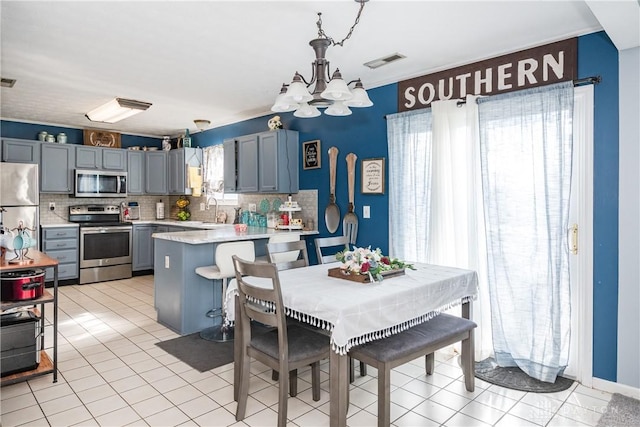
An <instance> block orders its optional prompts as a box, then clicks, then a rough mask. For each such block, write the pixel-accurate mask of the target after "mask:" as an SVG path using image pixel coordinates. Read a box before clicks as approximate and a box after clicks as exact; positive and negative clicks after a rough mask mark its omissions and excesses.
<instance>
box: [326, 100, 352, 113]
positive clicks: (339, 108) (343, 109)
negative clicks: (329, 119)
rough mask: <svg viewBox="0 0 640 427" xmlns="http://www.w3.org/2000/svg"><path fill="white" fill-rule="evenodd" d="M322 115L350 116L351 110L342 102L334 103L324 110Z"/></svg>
mask: <svg viewBox="0 0 640 427" xmlns="http://www.w3.org/2000/svg"><path fill="white" fill-rule="evenodd" d="M324 113H325V114H327V115H329V116H348V115H350V114H351V110H350V109H349V107H347V106H346V105H344V102H342V101H334V103H333V104H332V105H331V106H329V107H328V108H327V109H326V110H324Z"/></svg>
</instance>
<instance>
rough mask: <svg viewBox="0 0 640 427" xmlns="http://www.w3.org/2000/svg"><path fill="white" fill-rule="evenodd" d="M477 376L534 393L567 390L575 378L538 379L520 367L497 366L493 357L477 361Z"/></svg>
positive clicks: (489, 381) (502, 385) (497, 383)
mask: <svg viewBox="0 0 640 427" xmlns="http://www.w3.org/2000/svg"><path fill="white" fill-rule="evenodd" d="M475 376H476V378H479V379H481V380H483V381H486V382H488V383H491V384H496V385H499V386H500V387H506V388H510V389H513V390H520V391H528V392H532V393H555V392H558V391H563V390H566V389H568V388H569V387H571V384H573V380H570V379H568V378H563V377H557V378H556V382H555V383H547V382H544V381H538V380H537V379H535V378H531V377H530V376H529V375H527V374H526V373H524V372H523V371H522V370H521V369H520V368H518V367H509V368H503V367H501V366H497V365H496V363H495V360H494V359H493V358H488V359H485V360H483V361H481V362H476V367H475Z"/></svg>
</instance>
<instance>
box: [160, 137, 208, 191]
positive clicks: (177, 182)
mask: <svg viewBox="0 0 640 427" xmlns="http://www.w3.org/2000/svg"><path fill="white" fill-rule="evenodd" d="M201 167H202V149H201V148H179V149H177V150H171V151H169V183H168V184H169V194H184V195H190V194H191V193H192V190H191V187H192V184H193V183H192V182H191V179H190V173H191V174H194V173H197V174H198V175H201V174H202V170H201ZM190 168H197V170H196V169H191V172H190Z"/></svg>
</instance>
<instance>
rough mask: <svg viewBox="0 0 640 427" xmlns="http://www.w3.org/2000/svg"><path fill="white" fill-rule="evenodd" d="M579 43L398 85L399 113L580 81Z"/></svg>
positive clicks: (538, 49)
mask: <svg viewBox="0 0 640 427" xmlns="http://www.w3.org/2000/svg"><path fill="white" fill-rule="evenodd" d="M577 46H578V39H577V38H572V39H568V40H563V41H559V42H556V43H551V44H547V45H544V46H538V47H534V48H531V49H527V50H521V51H519V52H515V53H510V54H507V55H502V56H498V57H496V58H491V59H486V60H484V61H480V62H475V63H473V64H467V65H462V66H460V67H456V68H452V69H450V70H446V71H440V72H437V73H433V74H427V75H426V76H421V77H416V78H413V79H410V80H404V81H401V82H399V83H398V111H408V110H417V109H419V108H426V107H428V106H429V105H430V104H431V103H432V102H433V101H438V100H446V99H461V98H464V97H466V96H467V95H495V94H498V93H503V92H510V91H513V90H520V89H526V88H530V87H535V86H544V85H548V84H552V83H559V82H563V81H567V80H575V79H576V78H577V74H578V71H577V64H578V49H577Z"/></svg>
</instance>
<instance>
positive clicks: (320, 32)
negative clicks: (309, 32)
mask: <svg viewBox="0 0 640 427" xmlns="http://www.w3.org/2000/svg"><path fill="white" fill-rule="evenodd" d="M366 1H367V0H360V1H359V3H360V9H359V10H358V15H357V16H356V20H355V21H354V23H353V25H352V26H351V28H350V29H349V32H348V33H347V35H346V36H345V38H343V39H342V40H341V41H339V42H336V41H335V40H333V38H331V37H329V36H328V35H327V33H325V32H324V30H323V29H322V12H318V22H316V25H317V26H318V38H325V39H327V40H329V41H330V42H331V45H332V46H343V45H344V42H346V41H347V40H349V38H351V34H353V30H354V29H355V28H356V25H358V23H359V22H360V16H361V15H362V10H363V9H364V4H365V3H366Z"/></svg>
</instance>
